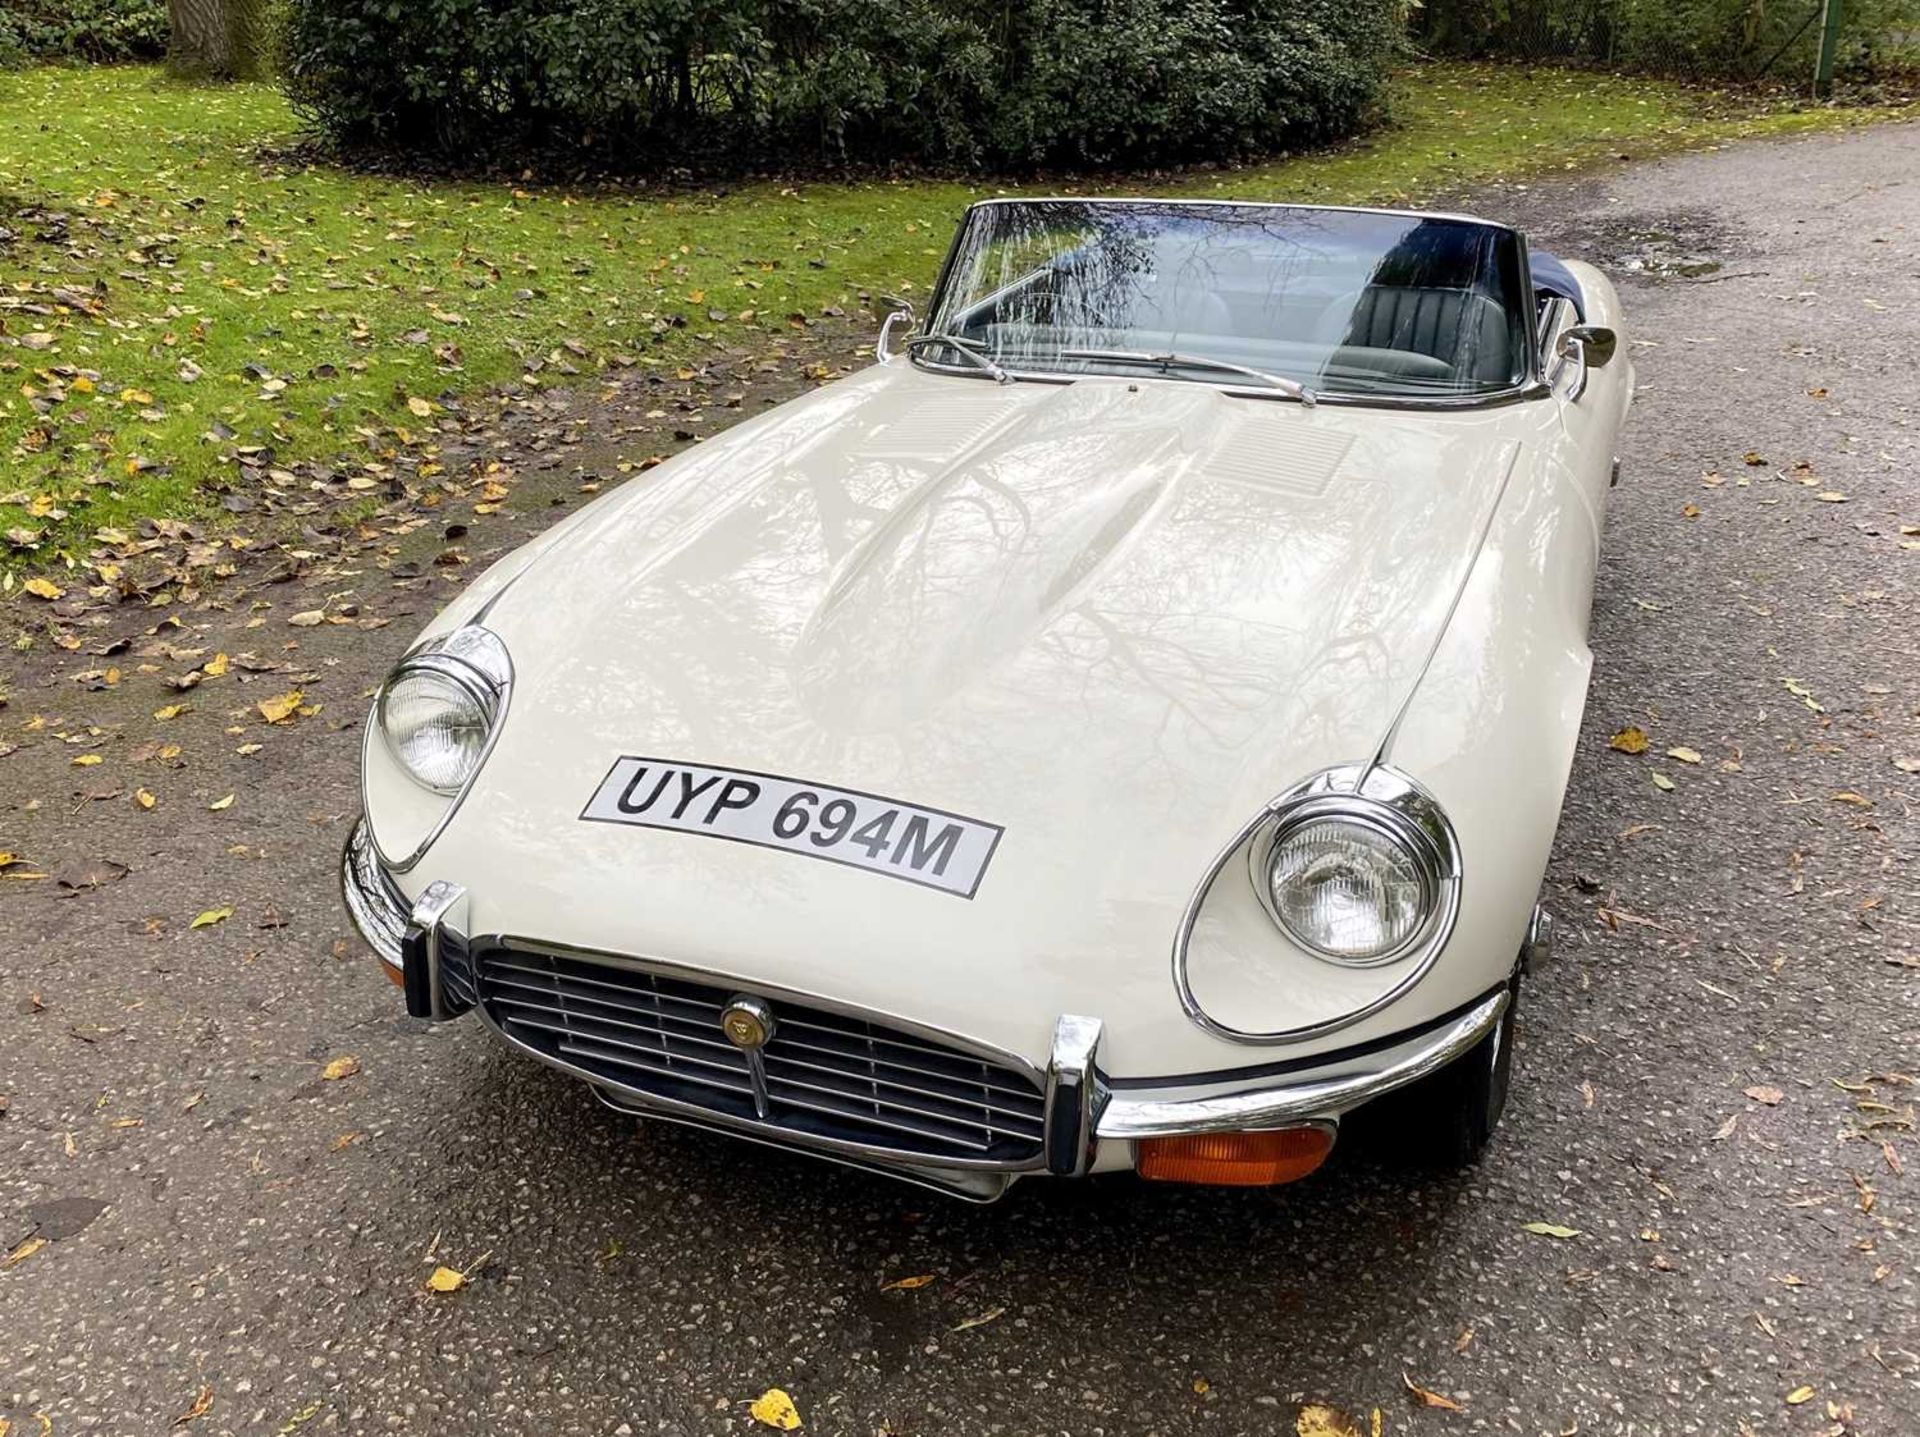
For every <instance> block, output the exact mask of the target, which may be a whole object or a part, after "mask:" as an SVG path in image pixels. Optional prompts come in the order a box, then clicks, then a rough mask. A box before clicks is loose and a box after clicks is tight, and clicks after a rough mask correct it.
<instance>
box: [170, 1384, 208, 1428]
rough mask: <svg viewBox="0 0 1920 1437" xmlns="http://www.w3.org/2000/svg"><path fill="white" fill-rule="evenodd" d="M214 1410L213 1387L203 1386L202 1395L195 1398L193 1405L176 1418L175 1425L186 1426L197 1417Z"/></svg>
mask: <svg viewBox="0 0 1920 1437" xmlns="http://www.w3.org/2000/svg"><path fill="white" fill-rule="evenodd" d="M212 1410H213V1389H212V1388H211V1387H202V1388H201V1389H200V1395H199V1396H198V1397H196V1398H194V1399H193V1406H191V1407H189V1408H188V1409H187V1410H186V1411H185V1412H182V1413H181V1414H180V1415H179V1416H178V1417H176V1418H174V1419H173V1425H174V1426H176V1427H184V1426H186V1425H187V1424H188V1423H189V1422H191V1421H193V1420H194V1419H195V1418H196V1417H205V1416H206V1415H207V1413H209V1412H211V1411H212Z"/></svg>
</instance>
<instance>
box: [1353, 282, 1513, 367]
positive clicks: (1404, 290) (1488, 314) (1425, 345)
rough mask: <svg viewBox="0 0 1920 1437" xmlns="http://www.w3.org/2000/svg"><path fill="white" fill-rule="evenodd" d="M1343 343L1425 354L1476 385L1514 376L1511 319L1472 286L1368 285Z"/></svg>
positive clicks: (1362, 293) (1355, 307)
mask: <svg viewBox="0 0 1920 1437" xmlns="http://www.w3.org/2000/svg"><path fill="white" fill-rule="evenodd" d="M1342 344H1343V345H1346V346H1354V347H1358V348H1364V349H1397V350H1402V351H1406V352H1408V353H1413V354H1424V355H1427V356H1429V357H1431V358H1433V359H1437V360H1440V361H1441V362H1442V363H1445V364H1448V365H1451V366H1452V367H1453V372H1454V376H1455V377H1456V378H1457V379H1462V380H1469V379H1470V380H1472V381H1474V382H1475V383H1476V384H1484V385H1493V384H1500V383H1502V382H1504V381H1506V380H1508V379H1510V378H1511V377H1512V375H1513V355H1512V352H1511V347H1510V345H1509V342H1508V329H1507V317H1506V315H1505V314H1504V313H1503V312H1502V311H1501V308H1500V306H1499V305H1498V304H1495V303H1494V302H1493V301H1492V300H1491V299H1489V298H1487V297H1486V296H1485V295H1484V294H1477V293H1475V292H1474V291H1472V290H1466V289H1428V288H1416V287H1401V286H1396V285H1368V286H1367V287H1366V288H1365V289H1364V290H1362V291H1361V292H1360V300H1359V303H1357V304H1356V305H1354V307H1353V313H1352V314H1351V315H1350V316H1349V317H1348V319H1347V332H1346V337H1345V339H1344V340H1343V341H1342Z"/></svg>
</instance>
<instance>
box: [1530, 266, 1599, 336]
mask: <svg viewBox="0 0 1920 1437" xmlns="http://www.w3.org/2000/svg"><path fill="white" fill-rule="evenodd" d="M1527 268H1528V269H1529V270H1531V271H1532V274H1533V292H1534V293H1535V294H1551V295H1556V296H1558V297H1559V298H1561V299H1564V300H1566V301H1567V302H1568V303H1569V304H1571V305H1572V306H1573V312H1574V313H1575V314H1577V315H1579V316H1580V318H1581V319H1582V320H1584V319H1586V317H1587V302H1586V299H1585V297H1584V296H1583V295H1582V294H1581V293H1580V282H1579V281H1578V280H1576V279H1575V278H1574V277H1573V271H1572V270H1570V269H1568V268H1567V267H1566V265H1564V264H1562V263H1561V262H1560V259H1559V257H1558V256H1556V255H1550V254H1548V253H1547V252H1546V251H1545V250H1533V251H1531V252H1530V253H1529V254H1528V256H1527Z"/></svg>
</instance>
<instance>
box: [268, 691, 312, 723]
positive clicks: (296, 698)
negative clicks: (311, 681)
mask: <svg viewBox="0 0 1920 1437" xmlns="http://www.w3.org/2000/svg"><path fill="white" fill-rule="evenodd" d="M306 698H307V696H306V695H305V694H304V693H302V692H301V691H300V690H299V689H288V690H287V692H285V693H283V694H275V695H274V696H273V697H272V698H270V699H261V700H260V702H259V703H258V704H257V705H256V707H257V708H258V709H259V710H260V717H261V718H263V719H265V720H266V721H267V722H268V723H285V722H286V721H287V720H288V719H290V718H292V717H293V716H294V715H295V714H296V713H298V712H300V705H301V704H303V703H305V702H306Z"/></svg>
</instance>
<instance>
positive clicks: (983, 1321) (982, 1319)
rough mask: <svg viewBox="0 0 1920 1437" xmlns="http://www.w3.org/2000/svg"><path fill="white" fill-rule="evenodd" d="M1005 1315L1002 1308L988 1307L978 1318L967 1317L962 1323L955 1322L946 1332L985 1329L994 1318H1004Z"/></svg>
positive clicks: (1005, 1311) (1004, 1310)
mask: <svg viewBox="0 0 1920 1437" xmlns="http://www.w3.org/2000/svg"><path fill="white" fill-rule="evenodd" d="M1006 1313H1007V1310H1006V1308H1004V1307H990V1308H988V1309H987V1310H986V1311H985V1312H983V1313H981V1314H980V1315H979V1316H978V1317H969V1318H968V1319H966V1321H964V1322H956V1323H955V1324H954V1325H953V1326H952V1327H950V1328H948V1329H947V1330H948V1331H949V1332H965V1331H966V1330H967V1329H968V1328H969V1327H985V1326H986V1325H987V1324H988V1323H989V1322H992V1321H993V1320H994V1319H995V1318H998V1317H1004V1316H1006Z"/></svg>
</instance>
